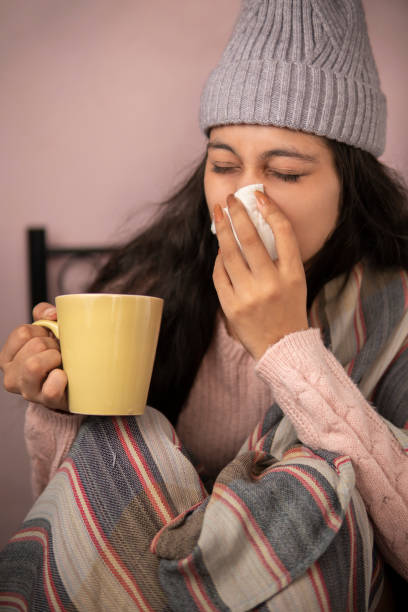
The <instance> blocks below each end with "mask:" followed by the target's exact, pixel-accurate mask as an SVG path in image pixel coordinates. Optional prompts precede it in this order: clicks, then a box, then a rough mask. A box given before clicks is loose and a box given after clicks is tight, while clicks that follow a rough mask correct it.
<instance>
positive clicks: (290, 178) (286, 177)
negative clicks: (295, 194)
mask: <svg viewBox="0 0 408 612" xmlns="http://www.w3.org/2000/svg"><path fill="white" fill-rule="evenodd" d="M270 174H272V176H276V178H278V179H280V180H281V181H285V183H296V182H297V181H298V180H299V179H300V177H301V176H303V175H302V174H291V173H283V172H276V170H273V171H271V172H270Z"/></svg>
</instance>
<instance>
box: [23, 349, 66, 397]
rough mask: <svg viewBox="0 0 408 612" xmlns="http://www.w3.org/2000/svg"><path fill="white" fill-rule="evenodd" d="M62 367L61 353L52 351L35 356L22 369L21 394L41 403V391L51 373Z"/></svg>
mask: <svg viewBox="0 0 408 612" xmlns="http://www.w3.org/2000/svg"><path fill="white" fill-rule="evenodd" d="M59 366H61V353H60V352H59V351H57V350H55V349H50V350H47V351H43V352H42V353H38V354H37V355H33V356H32V357H30V358H29V359H27V361H26V362H25V363H24V365H23V367H22V368H21V381H20V385H19V386H20V392H21V395H22V396H23V397H24V399H26V400H29V401H39V397H40V394H41V389H42V386H43V384H44V383H45V381H46V378H47V377H48V375H49V373H50V372H51V371H52V370H54V369H55V368H58V367H59Z"/></svg>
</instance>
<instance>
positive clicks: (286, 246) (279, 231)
mask: <svg viewBox="0 0 408 612" xmlns="http://www.w3.org/2000/svg"><path fill="white" fill-rule="evenodd" d="M255 195H256V199H257V201H258V202H259V210H260V211H261V214H262V216H263V218H264V219H265V221H266V222H267V223H268V224H269V225H270V227H271V228H272V231H273V233H274V235H275V242H276V250H277V252H278V256H279V259H278V261H277V265H278V266H279V268H281V269H282V270H285V269H288V270H290V271H294V270H295V269H296V270H297V269H299V268H302V270H303V263H302V257H301V254H300V250H299V245H298V241H297V238H296V235H295V232H294V230H293V227H292V224H291V222H290V221H289V219H288V217H287V216H286V215H285V214H284V212H283V211H282V210H281V209H280V208H279V206H278V205H277V204H276V203H275V202H274V201H273V200H272V199H271V198H269V197H268V196H267V195H266V194H265V193H262V192H261V191H256V192H255Z"/></svg>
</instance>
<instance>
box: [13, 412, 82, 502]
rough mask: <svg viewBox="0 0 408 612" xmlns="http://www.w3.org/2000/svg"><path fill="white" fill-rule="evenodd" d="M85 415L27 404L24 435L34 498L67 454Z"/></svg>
mask: <svg viewBox="0 0 408 612" xmlns="http://www.w3.org/2000/svg"><path fill="white" fill-rule="evenodd" d="M83 419H84V417H83V416H82V415H76V414H69V413H67V414H64V413H62V412H56V411H55V410H50V409H49V408H45V407H44V406H41V405H40V404H32V403H31V404H29V406H28V408H27V411H26V418H25V425H24V435H25V442H26V447H27V452H28V455H29V457H30V462H31V487H32V491H33V494H34V497H35V498H37V497H38V496H39V495H40V493H42V491H43V490H44V489H45V487H46V486H47V484H48V482H49V481H50V480H51V478H52V477H53V476H54V474H55V472H56V471H57V469H58V468H59V466H60V465H61V463H62V462H63V460H64V458H65V457H66V455H67V453H68V451H69V449H70V447H71V445H72V443H73V441H74V439H75V436H76V434H77V432H78V430H79V428H80V425H81V423H82V421H83Z"/></svg>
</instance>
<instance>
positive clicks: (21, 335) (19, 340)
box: [0, 324, 48, 369]
mask: <svg viewBox="0 0 408 612" xmlns="http://www.w3.org/2000/svg"><path fill="white" fill-rule="evenodd" d="M35 337H41V338H45V337H48V330H46V329H44V328H43V327H38V326H37V325H28V324H27V325H20V326H19V327H17V328H16V329H15V330H13V331H12V332H11V334H10V335H9V337H8V338H7V340H6V343H5V345H4V347H3V350H2V351H1V357H0V367H1V368H2V369H3V368H4V365H5V364H6V363H8V362H10V361H12V360H13V359H14V358H15V356H16V354H17V353H18V352H19V351H20V350H21V348H22V347H23V346H24V345H25V344H27V342H29V341H30V340H31V339H32V338H35Z"/></svg>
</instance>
